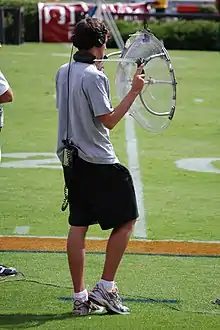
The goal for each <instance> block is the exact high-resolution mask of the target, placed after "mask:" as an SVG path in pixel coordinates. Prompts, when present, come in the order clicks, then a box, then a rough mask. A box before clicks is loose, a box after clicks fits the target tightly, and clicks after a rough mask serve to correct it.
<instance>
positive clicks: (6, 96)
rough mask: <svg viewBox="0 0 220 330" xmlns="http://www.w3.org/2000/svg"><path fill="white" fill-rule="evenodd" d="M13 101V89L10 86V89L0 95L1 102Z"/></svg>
mask: <svg viewBox="0 0 220 330" xmlns="http://www.w3.org/2000/svg"><path fill="white" fill-rule="evenodd" d="M12 101H13V92H12V89H11V88H10V87H9V88H8V90H7V91H6V92H5V93H4V94H2V95H0V103H8V102H12Z"/></svg>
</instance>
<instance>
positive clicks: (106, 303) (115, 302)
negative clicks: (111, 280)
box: [89, 283, 130, 314]
mask: <svg viewBox="0 0 220 330" xmlns="http://www.w3.org/2000/svg"><path fill="white" fill-rule="evenodd" d="M89 300H91V301H93V302H94V303H95V304H97V305H99V306H103V307H105V308H106V309H107V311H109V312H113V313H116V314H130V310H129V308H128V307H126V306H123V305H122V300H121V298H120V296H119V294H118V288H117V286H116V285H115V287H114V289H113V291H112V292H108V291H106V290H105V288H104V286H103V285H102V284H101V283H97V284H96V286H95V287H94V289H93V290H92V291H91V292H89Z"/></svg>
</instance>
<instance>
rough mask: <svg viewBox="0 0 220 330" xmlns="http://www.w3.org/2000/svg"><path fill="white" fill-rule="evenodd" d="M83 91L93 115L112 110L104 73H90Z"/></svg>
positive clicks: (96, 115)
mask: <svg viewBox="0 0 220 330" xmlns="http://www.w3.org/2000/svg"><path fill="white" fill-rule="evenodd" d="M86 80H87V79H86ZM85 93H86V96H87V99H88V102H89V105H90V107H91V108H92V110H93V113H94V116H95V117H98V116H101V115H105V114H108V113H111V112H112V111H113V110H114V109H113V108H112V105H111V101H110V95H109V82H108V78H107V77H106V76H105V75H104V74H100V73H99V74H95V75H92V76H91V77H90V79H88V80H87V83H86V90H85Z"/></svg>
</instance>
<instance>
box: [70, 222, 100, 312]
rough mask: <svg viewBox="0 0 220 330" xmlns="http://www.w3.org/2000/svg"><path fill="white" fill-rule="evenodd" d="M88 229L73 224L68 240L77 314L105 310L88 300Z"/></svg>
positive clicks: (74, 309) (74, 310)
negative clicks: (86, 253) (85, 271)
mask: <svg viewBox="0 0 220 330" xmlns="http://www.w3.org/2000/svg"><path fill="white" fill-rule="evenodd" d="M87 229H88V227H77V226H71V228H70V231H69V235H68V240H67V254H68V262H69V269H70V274H71V277H72V281H73V288H74V307H73V314H74V315H77V316H80V315H88V314H89V313H92V312H94V313H101V312H102V311H103V307H99V306H97V305H95V304H94V303H93V304H92V303H91V302H89V301H88V291H87V290H86V289H85V283H84V266H85V235H86V232H87Z"/></svg>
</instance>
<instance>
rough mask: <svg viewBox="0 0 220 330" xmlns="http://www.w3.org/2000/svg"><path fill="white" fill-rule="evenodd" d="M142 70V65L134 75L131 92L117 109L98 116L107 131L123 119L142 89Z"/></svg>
mask: <svg viewBox="0 0 220 330" xmlns="http://www.w3.org/2000/svg"><path fill="white" fill-rule="evenodd" d="M142 70H143V65H141V66H139V67H138V68H137V70H136V72H135V74H134V78H133V82H132V87H131V90H130V91H129V92H128V94H127V95H126V96H125V97H124V98H123V100H122V101H121V102H120V103H119V105H118V106H117V107H115V108H114V110H113V111H112V112H111V113H108V114H105V115H101V116H99V119H100V120H101V122H102V123H103V124H104V125H105V127H107V128H108V129H113V128H114V127H115V125H117V124H118V122H119V121H120V120H121V119H122V118H123V117H124V115H125V114H126V113H127V112H128V110H129V109H130V107H131V105H132V104H133V102H134V101H135V99H136V97H137V96H138V95H139V93H140V92H141V90H142V88H143V87H144V79H143V75H142V74H141V72H142Z"/></svg>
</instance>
